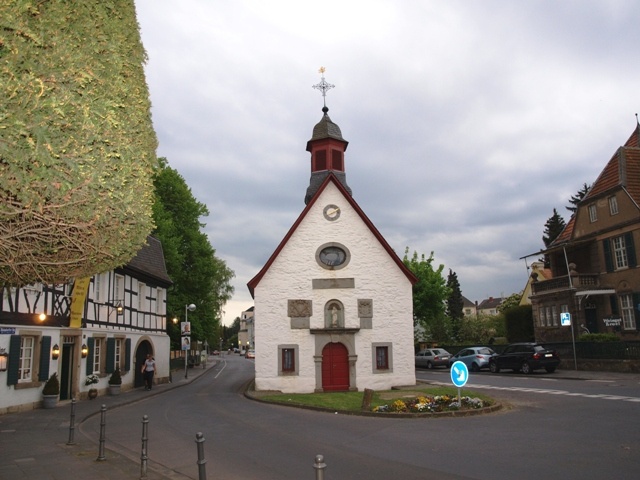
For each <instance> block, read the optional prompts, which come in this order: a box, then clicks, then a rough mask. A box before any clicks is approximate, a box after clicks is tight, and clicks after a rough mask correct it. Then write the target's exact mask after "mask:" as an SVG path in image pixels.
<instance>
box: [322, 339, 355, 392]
mask: <svg viewBox="0 0 640 480" xmlns="http://www.w3.org/2000/svg"><path fill="white" fill-rule="evenodd" d="M322 389H323V390H324V391H325V392H335V391H342V390H349V352H348V351H347V347H345V346H344V345H343V344H342V343H327V344H326V345H325V347H324V348H323V349H322Z"/></svg>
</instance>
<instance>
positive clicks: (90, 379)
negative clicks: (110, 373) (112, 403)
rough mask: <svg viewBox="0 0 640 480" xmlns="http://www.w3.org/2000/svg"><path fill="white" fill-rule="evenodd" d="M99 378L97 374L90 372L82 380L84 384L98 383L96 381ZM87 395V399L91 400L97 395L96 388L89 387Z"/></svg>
mask: <svg viewBox="0 0 640 480" xmlns="http://www.w3.org/2000/svg"><path fill="white" fill-rule="evenodd" d="M99 380H100V378H98V376H97V375H96V374H94V373H92V374H91V375H87V378H85V380H84V384H85V385H93V384H96V383H98V381H99ZM87 395H88V397H89V400H93V399H94V398H96V397H97V396H98V389H97V388H94V387H91V388H90V389H89V391H88V392H87Z"/></svg>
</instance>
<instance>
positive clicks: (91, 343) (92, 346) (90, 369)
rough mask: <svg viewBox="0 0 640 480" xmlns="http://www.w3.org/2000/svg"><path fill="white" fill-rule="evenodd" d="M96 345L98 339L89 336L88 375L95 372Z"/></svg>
mask: <svg viewBox="0 0 640 480" xmlns="http://www.w3.org/2000/svg"><path fill="white" fill-rule="evenodd" d="M95 347H96V340H95V338H93V337H89V338H87V350H88V353H87V365H86V370H85V372H86V373H87V375H91V374H92V373H93V354H94V350H95Z"/></svg>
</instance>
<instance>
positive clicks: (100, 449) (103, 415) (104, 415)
mask: <svg viewBox="0 0 640 480" xmlns="http://www.w3.org/2000/svg"><path fill="white" fill-rule="evenodd" d="M106 424H107V406H106V405H105V404H104V403H103V404H102V406H101V407H100V446H99V447H98V458H97V459H96V460H98V461H99V462H102V461H103V460H106V459H107V457H105V456H104V429H105V426H106Z"/></svg>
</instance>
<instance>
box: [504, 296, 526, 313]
mask: <svg viewBox="0 0 640 480" xmlns="http://www.w3.org/2000/svg"><path fill="white" fill-rule="evenodd" d="M523 293H524V291H522V292H520V293H512V294H511V295H509V296H508V297H507V298H505V299H504V300H502V302H501V303H500V305H498V312H500V313H503V312H505V311H507V310H509V309H510V308H514V307H517V306H519V305H520V301H521V300H522V295H523Z"/></svg>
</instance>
